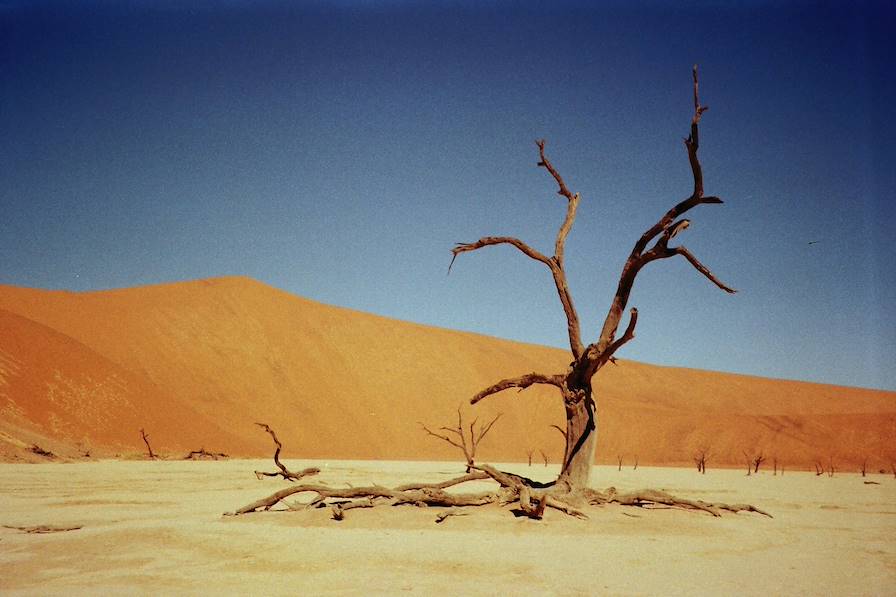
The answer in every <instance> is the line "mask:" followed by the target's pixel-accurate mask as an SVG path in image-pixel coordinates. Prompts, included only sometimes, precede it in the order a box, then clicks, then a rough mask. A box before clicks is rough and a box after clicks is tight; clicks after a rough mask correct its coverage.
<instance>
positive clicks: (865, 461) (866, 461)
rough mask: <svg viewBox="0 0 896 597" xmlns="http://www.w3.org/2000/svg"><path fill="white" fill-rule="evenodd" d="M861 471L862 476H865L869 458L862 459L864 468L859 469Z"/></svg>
mask: <svg viewBox="0 0 896 597" xmlns="http://www.w3.org/2000/svg"><path fill="white" fill-rule="evenodd" d="M859 471H860V472H861V473H862V476H863V477H864V476H865V473H866V472H867V471H868V458H863V459H862V468H861V469H859Z"/></svg>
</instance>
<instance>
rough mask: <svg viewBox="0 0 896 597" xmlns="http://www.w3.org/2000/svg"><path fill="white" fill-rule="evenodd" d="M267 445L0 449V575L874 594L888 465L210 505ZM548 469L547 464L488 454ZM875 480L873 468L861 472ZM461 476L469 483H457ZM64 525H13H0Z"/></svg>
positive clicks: (349, 475)
mask: <svg viewBox="0 0 896 597" xmlns="http://www.w3.org/2000/svg"><path fill="white" fill-rule="evenodd" d="M313 464H316V465H318V466H320V467H321V468H322V469H323V472H322V473H321V475H320V476H319V477H318V480H319V481H323V482H327V483H329V484H332V485H338V484H342V483H351V484H352V485H366V484H373V483H380V484H384V485H392V484H398V483H401V482H406V481H413V480H432V481H438V480H443V479H445V478H448V477H449V476H455V475H456V474H457V473H460V472H462V470H463V469H462V467H461V466H460V465H459V464H452V463H444V462H411V463H408V462H348V461H331V462H324V461H321V462H316V463H314V462H309V461H303V462H292V463H287V465H288V466H290V467H291V468H294V469H298V468H299V467H304V466H310V465H313ZM259 468H260V469H263V470H271V469H272V465H271V463H270V461H245V460H242V461H241V460H234V461H223V462H159V461H156V462H143V461H134V462H128V461H102V462H83V463H77V464H45V465H26V464H0V525H5V526H3V527H0V592H2V593H3V594H4V595H9V594H39V595H47V594H67V595H72V594H152V595H159V594H221V593H224V594H265V595H271V594H288V595H299V594H303V595H344V594H364V595H370V594H373V595H394V594H411V595H414V594H417V595H439V594H455V595H678V594H680V595H734V594H739V595H753V594H757V595H760V594H761V595H847V594H848V595H885V594H890V595H892V594H893V592H894V591H896V479H894V478H893V477H892V475H889V476H887V475H880V474H874V475H871V476H869V477H868V478H865V479H863V478H862V477H861V476H859V475H855V474H840V473H838V474H836V475H835V476H834V477H833V478H828V477H827V476H823V477H816V476H815V475H814V473H806V472H800V473H798V472H787V473H786V474H785V475H784V476H783V477H781V476H772V474H771V473H770V472H769V473H760V474H759V475H754V476H750V477H747V476H745V475H744V472H743V471H735V470H710V471H709V472H708V473H707V474H706V475H705V476H701V475H699V474H697V472H696V471H694V470H687V469H672V468H648V467H640V468H639V469H638V470H631V469H628V470H623V471H617V470H616V468H615V467H597V469H596V470H595V486H597V487H608V486H610V485H613V486H616V487H617V488H619V489H636V488H641V487H654V488H664V489H668V490H670V491H673V492H676V493H678V494H680V495H682V496H686V497H692V498H697V499H705V500H716V501H729V502H749V503H753V504H755V505H757V506H759V507H760V508H764V509H766V510H768V511H769V512H771V513H772V514H773V515H774V519H769V518H766V517H763V516H759V515H756V514H744V513H741V514H737V515H735V514H726V515H723V516H722V517H721V518H714V517H712V516H710V515H708V514H704V513H694V512H684V511H680V510H669V509H650V510H647V509H639V508H631V507H628V508H624V507H620V506H609V507H605V508H602V509H595V510H593V511H591V515H590V519H589V520H587V521H582V520H577V519H573V518H571V517H568V516H565V515H563V514H561V513H559V512H556V511H551V510H549V511H548V512H547V513H546V516H545V518H544V519H543V520H541V521H535V520H529V519H524V518H516V517H514V516H513V515H512V514H511V513H510V512H509V511H508V510H504V509H501V508H498V507H496V506H490V507H483V508H477V509H470V510H469V515H466V516H454V517H451V518H448V519H447V520H445V521H444V522H443V523H441V524H435V523H434V522H433V521H434V519H435V516H436V514H437V513H438V512H437V510H435V509H432V508H415V507H412V506H403V507H396V508H376V509H373V510H369V509H361V510H352V511H350V512H347V513H346V518H345V520H343V521H341V522H336V521H333V520H331V519H330V518H329V510H327V509H325V510H305V511H293V512H266V513H258V514H250V515H247V516H241V517H224V516H222V513H223V512H225V511H228V510H234V509H235V508H237V507H239V506H242V505H244V504H246V503H248V502H251V501H254V500H255V499H258V498H260V497H263V496H265V495H267V494H268V493H272V492H273V491H275V490H277V489H279V488H281V487H284V486H285V485H286V483H285V482H283V481H278V480H271V479H266V480H264V481H259V480H257V479H256V478H255V475H253V472H252V471H253V470H255V469H259ZM503 468H505V469H507V470H514V471H516V472H519V473H521V474H525V475H527V476H530V477H534V478H538V479H542V480H548V479H550V478H552V476H553V475H556V472H557V471H556V468H555V467H547V468H545V467H543V466H541V465H539V466H532V467H531V468H530V467H527V466H525V465H518V464H517V465H505V466H504V467H503ZM865 481H875V482H878V483H879V485H874V484H866V483H865ZM471 489H472V488H471ZM38 525H47V526H51V527H66V526H81V527H82V528H80V529H77V530H70V531H63V532H54V533H47V534H28V533H25V532H23V531H22V530H17V529H14V528H8V527H32V526H38Z"/></svg>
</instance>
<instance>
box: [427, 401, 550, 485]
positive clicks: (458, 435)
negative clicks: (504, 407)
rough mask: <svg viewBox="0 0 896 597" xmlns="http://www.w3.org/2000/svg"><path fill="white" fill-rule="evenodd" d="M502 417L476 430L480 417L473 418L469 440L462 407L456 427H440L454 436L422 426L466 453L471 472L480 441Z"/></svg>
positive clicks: (432, 434) (530, 461) (498, 416)
mask: <svg viewBox="0 0 896 597" xmlns="http://www.w3.org/2000/svg"><path fill="white" fill-rule="evenodd" d="M500 418H501V414H500V413H499V414H498V415H497V416H496V417H495V418H494V419H492V420H491V421H490V422H489V423H488V424H486V425H479V430H478V431H477V430H476V422H477V421H478V420H479V419H473V422H472V423H470V434H469V435H470V439H469V441H467V434H466V431H465V427H464V419H463V415H462V414H461V412H460V407H458V409H457V426H456V427H440V428H439V430H440V431H444V432H446V433H450V434H451V435H452V436H454V437H452V436H449V435H444V434H439V433H436V432H434V431H431V430H430V429H429V428H428V427H427V426H426V425H424V424H423V423H420V426H421V427H423V430H424V431H425V432H426V433H428V434H429V435H431V436H433V437H437V438H439V439H440V440H442V441H445V442H448V443H449V444H451V445H452V446H454V447H456V448H459V449H460V450H461V451H462V452H463V453H464V458H465V459H466V463H467V472H468V473H469V472H470V471H471V470H472V469H473V464H475V462H476V450H477V448H479V442H481V441H482V438H484V437H485V436H486V435H487V434H488V432H489V431H491V429H492V425H494V424H495V423H496V422H497V421H498V419H500ZM529 466H532V454H531V453H529Z"/></svg>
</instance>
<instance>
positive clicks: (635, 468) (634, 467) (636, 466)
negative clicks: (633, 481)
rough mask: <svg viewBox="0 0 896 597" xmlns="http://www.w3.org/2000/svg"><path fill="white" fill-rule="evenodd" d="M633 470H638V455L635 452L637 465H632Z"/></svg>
mask: <svg viewBox="0 0 896 597" xmlns="http://www.w3.org/2000/svg"><path fill="white" fill-rule="evenodd" d="M632 470H634V471H636V470H638V455H637V454H635V466H633V467H632Z"/></svg>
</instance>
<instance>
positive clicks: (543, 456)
mask: <svg viewBox="0 0 896 597" xmlns="http://www.w3.org/2000/svg"><path fill="white" fill-rule="evenodd" d="M538 452H539V453H540V454H541V458H542V460H544V465H545V466H547V465H548V455H547V454H545V453H544V450H539V451H538Z"/></svg>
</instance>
